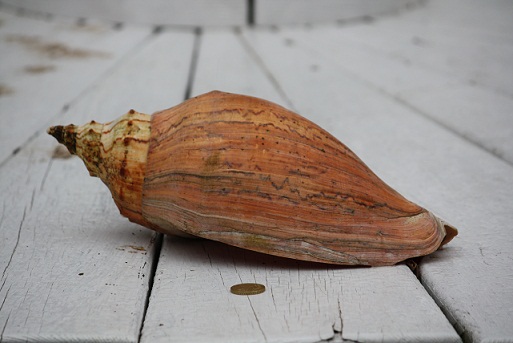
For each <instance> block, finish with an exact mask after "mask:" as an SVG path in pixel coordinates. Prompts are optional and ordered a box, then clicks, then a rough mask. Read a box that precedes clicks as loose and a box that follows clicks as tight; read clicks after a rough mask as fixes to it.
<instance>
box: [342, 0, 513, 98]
mask: <svg viewBox="0 0 513 343" xmlns="http://www.w3.org/2000/svg"><path fill="white" fill-rule="evenodd" d="M512 14H513V3H511V2H509V1H500V0H494V1H487V2H482V1H474V0H472V1H464V0H456V1H449V2H448V1H443V0H442V1H440V0H434V1H429V2H426V5H425V6H424V7H421V8H419V9H417V10H414V11H409V12H404V13H401V15H399V16H393V17H387V18H382V19H380V20H377V21H375V22H373V23H371V24H368V25H355V26H352V27H346V28H345V29H344V30H343V31H340V32H339V37H340V38H344V39H345V40H346V41H350V42H352V43H353V44H356V45H359V46H361V47H365V48H367V49H370V50H372V51H373V53H374V54H376V55H384V56H387V57H389V58H392V59H396V60H398V61H399V62H402V63H412V64H415V65H419V66H422V67H424V68H427V69H430V70H431V71H432V72H435V73H444V74H447V75H451V76H453V77H455V78H456V79H459V80H461V81H464V82H466V83H470V84H477V85H481V86H485V87H488V88H490V89H493V90H496V91H499V92H502V93H507V94H509V95H510V96H511V95H513V80H512V78H511V77H509V75H511V74H512V73H513V69H512V68H513V67H512V66H511V63H510V61H511V55H512V51H513V36H512V35H511V32H512V31H513V23H512V21H511V15H512Z"/></svg>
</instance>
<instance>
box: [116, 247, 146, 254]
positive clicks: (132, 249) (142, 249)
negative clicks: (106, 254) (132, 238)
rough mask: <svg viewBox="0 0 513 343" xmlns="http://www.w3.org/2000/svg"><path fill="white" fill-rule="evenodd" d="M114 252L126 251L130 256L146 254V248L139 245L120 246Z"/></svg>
mask: <svg viewBox="0 0 513 343" xmlns="http://www.w3.org/2000/svg"><path fill="white" fill-rule="evenodd" d="M116 250H121V251H127V252H129V253H131V254H136V253H146V248H145V247H143V246H140V245H122V246H120V247H118V248H116Z"/></svg>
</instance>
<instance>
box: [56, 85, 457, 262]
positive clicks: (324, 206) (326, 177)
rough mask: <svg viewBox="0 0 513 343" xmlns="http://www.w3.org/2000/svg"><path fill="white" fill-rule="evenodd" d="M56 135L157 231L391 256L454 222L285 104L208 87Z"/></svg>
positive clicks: (295, 252)
mask: <svg viewBox="0 0 513 343" xmlns="http://www.w3.org/2000/svg"><path fill="white" fill-rule="evenodd" d="M48 132H49V133H50V134H51V135H53V136H55V137H56V138H57V140H58V141H59V142H61V143H63V144H65V145H66V146H67V147H68V150H69V151H70V152H71V153H73V154H77V155H78V156H80V157H81V158H82V159H83V161H84V163H85V164H86V167H87V169H88V170H89V172H90V174H91V175H92V176H98V177H100V178H101V179H102V181H103V182H104V183H105V184H106V185H107V186H108V187H109V189H110V191H111V193H112V197H113V199H114V201H115V203H116V205H117V206H118V208H119V210H120V212H121V214H122V215H124V216H126V217H128V218H129V219H130V220H131V221H134V222H136V223H139V224H141V225H143V226H146V227H148V228H150V229H153V230H157V231H160V232H164V233H168V234H174V235H181V236H196V237H203V238H207V239H211V240H215V241H219V242H224V243H226V244H230V245H234V246H237V247H241V248H246V249H249V250H254V251H258V252H262V253H266V254H272V255H276V256H282V257H288V258H294V259H298V260H305V261H315V262H324V263H331V264H345V265H371V266H378V265H391V264H395V263H397V262H400V261H403V260H405V259H408V258H413V257H418V256H423V255H427V254H430V253H432V252H434V251H435V250H437V249H438V248H439V247H441V246H442V245H444V244H446V243H448V242H449V241H450V240H451V239H452V238H453V237H454V236H456V235H457V230H456V229H455V228H453V227H452V226H450V225H448V224H446V223H444V222H443V221H441V220H440V219H439V218H437V217H435V216H434V215H433V214H432V213H430V212H429V211H427V210H425V209H424V208H422V207H420V206H418V205H416V204H414V203H412V202H411V201H408V200H407V199H405V198H404V197H403V196H401V195H400V194H399V193H397V192H396V191H395V190H393V189H392V188H391V187H389V186H388V185H387V184H385V183H384V182H383V181H382V180H380V179H379V178H378V177H377V176H376V175H375V174H374V173H373V172H372V171H371V170H370V169H369V168H368V167H367V166H366V165H365V164H364V163H363V162H362V161H361V160H360V159H359V158H358V157H357V156H356V155H355V154H354V153H353V152H352V151H351V150H350V149H349V148H347V147H346V146H345V145H344V144H342V143H341V142H340V141H338V140H337V139H336V138H335V137H333V136H332V135H330V134H329V133H328V132H326V131H325V130H323V129H322V128H320V127H319V126H317V125H316V124H314V123H312V122H310V121H309V120H307V119H305V118H303V117H301V116H299V115H298V114H295V113H293V112H291V111H289V110H287V109H285V108H283V107H281V106H278V105H276V104H273V103H271V102H268V101H265V100H262V99H257V98H253V97H248V96H243V95H236V94H229V93H222V92H217V91H216V92H210V93H207V94H204V95H201V96H198V97H196V98H192V99H190V100H188V101H185V102H184V103H182V104H180V105H178V106H175V107H173V108H170V109H167V110H164V111H161V112H158V113H155V114H153V115H151V116H150V115H146V114H141V113H138V112H135V111H133V110H131V111H130V112H129V113H127V114H125V115H124V116H122V117H120V118H119V119H118V120H116V121H113V122H110V123H107V124H98V123H95V122H91V123H89V124H85V125H83V126H74V125H68V126H55V127H51V128H50V129H49V130H48Z"/></svg>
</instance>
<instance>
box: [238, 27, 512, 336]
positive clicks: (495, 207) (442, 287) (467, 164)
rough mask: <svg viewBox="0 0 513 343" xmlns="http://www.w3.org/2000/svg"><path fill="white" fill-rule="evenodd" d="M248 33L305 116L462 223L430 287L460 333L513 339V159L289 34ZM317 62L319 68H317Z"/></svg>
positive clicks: (433, 263) (438, 260) (432, 267)
mask: <svg viewBox="0 0 513 343" xmlns="http://www.w3.org/2000/svg"><path fill="white" fill-rule="evenodd" d="M247 36H248V37H252V36H256V37H257V38H258V39H254V40H253V42H255V49H256V50H257V51H258V52H259V54H260V56H261V57H262V59H263V61H264V63H265V64H266V65H267V66H268V68H269V69H270V70H271V71H272V73H273V75H275V77H276V79H277V80H278V82H280V84H281V85H282V87H283V89H284V90H285V91H286V93H287V95H288V97H289V98H290V99H291V100H292V101H294V104H295V106H297V108H298V109H299V111H300V112H301V113H304V114H305V115H308V116H309V117H310V118H311V119H314V120H316V121H318V122H320V123H321V124H323V125H324V126H325V127H328V129H329V130H331V132H332V133H333V134H334V135H335V136H337V137H340V138H341V139H342V141H344V142H345V143H346V144H348V145H349V146H350V147H352V148H353V150H354V151H355V152H356V153H357V154H358V155H359V156H360V157H361V158H362V159H363V160H364V161H365V162H366V163H367V164H368V165H369V166H370V167H371V168H372V169H374V170H375V171H376V172H377V174H378V175H380V176H381V177H382V178H383V179H384V180H385V181H387V182H388V183H389V184H390V185H392V186H393V187H394V188H396V189H397V190H398V191H399V192H400V193H402V194H404V195H405V196H407V197H408V198H410V199H412V200H414V201H415V202H417V203H420V204H421V205H424V206H425V207H426V208H428V209H430V210H432V211H433V212H434V213H437V214H438V215H439V216H440V217H441V218H445V219H446V220H448V221H449V222H450V223H452V224H453V225H455V226H456V227H458V228H459V229H460V235H459V236H458V237H457V238H456V239H455V240H454V241H453V242H451V244H449V246H448V247H447V248H445V249H444V250H442V251H439V252H436V253H435V254H433V255H432V257H429V258H426V259H425V262H424V264H422V265H421V272H422V280H423V282H424V284H425V285H426V287H427V288H428V289H429V291H430V292H431V294H433V295H434V297H435V298H436V299H437V301H438V303H439V305H440V306H441V307H442V308H443V310H444V311H445V312H446V313H447V315H448V317H449V318H450V319H451V321H452V322H453V323H454V325H455V326H456V328H457V329H458V332H459V333H460V334H462V335H463V337H464V338H466V339H469V340H470V341H475V342H489V341H505V342H511V341H513V332H512V331H511V325H510V321H511V315H512V313H511V309H512V308H513V297H512V296H511V294H513V292H512V285H513V283H512V282H511V281H512V280H513V274H512V270H511V268H510V266H509V264H508V263H507V262H505V261H510V260H511V259H512V258H513V255H512V252H513V239H512V236H511V234H510V227H511V222H512V221H513V211H512V209H513V207H512V206H513V205H512V201H511V199H513V187H512V185H513V169H512V168H511V166H510V165H507V164H506V163H504V162H503V161H501V160H499V159H497V158H496V157H494V156H492V155H490V154H489V153H487V152H485V151H484V150H482V149H480V148H478V147H476V146H475V145H472V144H469V143H468V141H466V140H464V139H461V137H459V136H458V135H455V134H454V133H453V132H451V131H448V130H445V129H444V128H442V127H441V126H439V125H438V124H436V123H434V122H433V121H431V120H428V119H426V118H425V116H424V115H423V114H422V113H419V112H417V111H416V110H415V109H414V108H412V107H411V106H408V105H405V104H404V103H402V102H398V101H397V99H396V98H395V97H393V96H390V95H389V94H388V93H387V92H382V91H381V90H379V89H377V88H376V87H374V86H373V85H372V84H371V85H370V84H369V82H368V81H367V80H366V77H365V76H366V75H362V76H361V77H359V78H358V77H357V76H358V74H357V73H356V72H354V71H347V69H346V68H344V66H342V65H340V64H339V63H338V62H335V61H334V59H333V58H329V57H327V56H326V55H325V54H323V53H321V51H322V50H314V49H312V48H311V46H310V45H308V48H306V47H305V45H303V44H302V42H298V41H295V44H294V45H291V44H284V42H285V41H286V38H287V37H288V35H286V34H283V33H276V32H267V33H266V32H253V31H249V32H248V33H247ZM309 41H311V37H310V40H309ZM305 44H306V43H305ZM305 51H306V52H307V53H305ZM316 51H319V52H316ZM270 52H272V54H271V53H270ZM275 55H280V56H281V59H280V60H277V59H275V58H274V57H273V56H275ZM282 61H287V62H286V63H283V62H282ZM312 65H316V66H317V67H316V68H314V70H310V72H308V70H309V69H311V66H312ZM296 75H308V76H307V77H308V82H303V83H300V82H298V81H297V77H296ZM358 80H360V81H358ZM355 81H356V82H355ZM305 84H310V85H319V84H322V85H323V86H324V87H322V88H321V89H320V90H317V89H315V88H314V89H312V88H311V87H305V86H304V85H305ZM328 85H329V86H328ZM457 101H464V99H463V98H459V99H458V100H457ZM313 104H322V106H317V107H315V106H313ZM491 110H493V108H492V109H491ZM334 113H338V115H337V116H334Z"/></svg>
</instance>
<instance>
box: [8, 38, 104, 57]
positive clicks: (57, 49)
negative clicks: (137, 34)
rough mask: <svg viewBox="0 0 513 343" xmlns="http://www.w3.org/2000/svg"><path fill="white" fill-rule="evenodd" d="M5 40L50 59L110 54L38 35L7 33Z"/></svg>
mask: <svg viewBox="0 0 513 343" xmlns="http://www.w3.org/2000/svg"><path fill="white" fill-rule="evenodd" d="M5 40H6V41H7V42H9V43H16V44H20V45H22V46H23V47H25V48H27V49H29V50H31V51H35V52H37V53H39V54H41V55H44V56H46V57H48V58H51V59H59V58H69V59H84V58H107V57H109V56H110V54H108V53H106V52H103V51H98V50H91V49H84V48H75V47H70V46H68V45H66V44H64V43H61V42H46V41H43V40H42V39H41V38H40V37H38V36H27V35H8V36H7V37H6V38H5Z"/></svg>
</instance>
